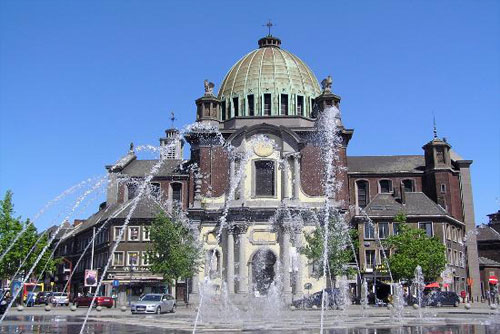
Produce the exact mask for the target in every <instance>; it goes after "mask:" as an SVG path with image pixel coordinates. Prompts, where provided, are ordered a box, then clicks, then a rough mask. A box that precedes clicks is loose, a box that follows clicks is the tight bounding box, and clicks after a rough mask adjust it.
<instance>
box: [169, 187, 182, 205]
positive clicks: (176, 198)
mask: <svg viewBox="0 0 500 334" xmlns="http://www.w3.org/2000/svg"><path fill="white" fill-rule="evenodd" d="M170 186H171V187H172V201H173V202H182V184H181V183H172V184H171V185H170Z"/></svg>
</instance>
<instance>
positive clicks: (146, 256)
mask: <svg viewBox="0 0 500 334" xmlns="http://www.w3.org/2000/svg"><path fill="white" fill-rule="evenodd" d="M142 265H143V266H150V265H151V261H150V259H149V252H142Z"/></svg>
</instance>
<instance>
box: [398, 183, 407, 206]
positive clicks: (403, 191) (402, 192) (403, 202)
mask: <svg viewBox="0 0 500 334" xmlns="http://www.w3.org/2000/svg"><path fill="white" fill-rule="evenodd" d="M399 187H400V189H401V204H403V205H405V204H406V190H405V185H404V184H403V182H400V183H399Z"/></svg>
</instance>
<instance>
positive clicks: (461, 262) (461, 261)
mask: <svg viewBox="0 0 500 334" xmlns="http://www.w3.org/2000/svg"><path fill="white" fill-rule="evenodd" d="M458 260H459V263H458V265H459V266H460V267H462V268H464V267H465V259H464V253H462V252H459V253H458Z"/></svg>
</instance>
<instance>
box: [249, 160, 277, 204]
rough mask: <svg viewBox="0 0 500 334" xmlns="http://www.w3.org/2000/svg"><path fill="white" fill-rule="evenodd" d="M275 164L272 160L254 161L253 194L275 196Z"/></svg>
mask: <svg viewBox="0 0 500 334" xmlns="http://www.w3.org/2000/svg"><path fill="white" fill-rule="evenodd" d="M274 171H275V166H274V161H272V160H258V161H255V174H254V175H255V196H257V197H273V196H275V193H276V192H275V184H276V182H275V172H274Z"/></svg>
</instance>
